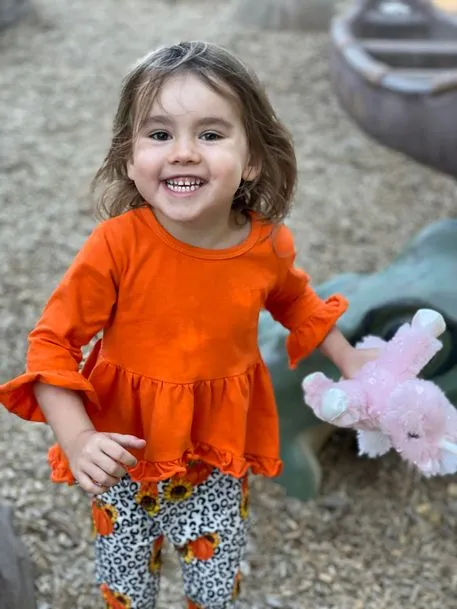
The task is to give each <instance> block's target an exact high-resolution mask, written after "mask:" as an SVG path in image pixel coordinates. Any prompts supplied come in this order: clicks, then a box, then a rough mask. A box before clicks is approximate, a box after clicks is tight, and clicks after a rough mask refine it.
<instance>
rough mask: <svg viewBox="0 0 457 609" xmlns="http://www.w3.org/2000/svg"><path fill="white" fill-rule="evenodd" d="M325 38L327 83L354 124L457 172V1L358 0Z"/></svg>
mask: <svg viewBox="0 0 457 609" xmlns="http://www.w3.org/2000/svg"><path fill="white" fill-rule="evenodd" d="M451 6H453V7H454V9H455V10H454V12H450V11H447V12H445V11H444V10H442V8H444V7H447V8H450V7H451ZM440 7H442V8H440ZM330 38H331V45H330V75H331V82H332V85H333V88H334V90H335V93H336V95H337V97H338V99H339V102H340V104H341V106H342V107H343V109H344V110H345V111H346V112H347V113H348V115H349V116H350V117H351V118H352V119H353V120H354V121H355V122H356V123H357V125H358V126H359V127H360V128H361V129H362V130H363V131H364V132H366V133H367V134H368V135H370V136H372V137H373V138H374V139H376V140H377V141H378V142H380V143H381V144H384V145H385V146H387V147H390V148H393V149H395V150H397V151H399V152H402V153H404V154H405V155H407V156H409V157H411V158H413V159H415V160H416V161H418V162H420V163H422V164H424V165H427V166H430V167H433V168H435V169H437V170H438V171H441V172H443V173H445V174H448V175H451V176H453V177H457V113H456V108H457V2H456V1H455V0H436V5H435V4H433V3H431V2H429V1H427V0H359V1H358V2H357V3H356V5H355V7H354V8H352V9H351V10H349V11H348V12H347V13H345V14H343V15H341V16H338V17H336V18H334V20H333V21H332V25H331V29H330Z"/></svg>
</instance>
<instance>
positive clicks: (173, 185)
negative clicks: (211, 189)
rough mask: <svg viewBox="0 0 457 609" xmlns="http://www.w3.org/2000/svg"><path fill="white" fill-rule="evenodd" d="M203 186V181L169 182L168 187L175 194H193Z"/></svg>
mask: <svg viewBox="0 0 457 609" xmlns="http://www.w3.org/2000/svg"><path fill="white" fill-rule="evenodd" d="M201 185H202V182H201V180H198V181H195V180H193V181H190V180H176V181H174V180H167V186H168V188H169V189H170V190H172V191H173V192H193V191H194V190H197V189H198V188H200V186H201Z"/></svg>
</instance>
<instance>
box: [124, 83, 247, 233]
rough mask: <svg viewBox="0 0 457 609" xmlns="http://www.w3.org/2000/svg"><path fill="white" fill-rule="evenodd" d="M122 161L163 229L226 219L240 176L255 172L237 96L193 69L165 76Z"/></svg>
mask: <svg viewBox="0 0 457 609" xmlns="http://www.w3.org/2000/svg"><path fill="white" fill-rule="evenodd" d="M127 169H128V175H129V178H130V179H131V180H133V181H134V182H135V185H136V187H137V189H138V191H139V193H140V194H141V196H142V197H143V198H144V199H145V200H146V201H147V202H148V203H149V204H150V205H151V206H152V208H153V209H154V211H155V213H156V215H157V218H158V220H159V221H160V222H161V223H162V224H163V225H164V226H165V227H166V228H168V229H170V228H171V227H172V226H173V225H175V226H177V225H179V226H181V227H183V225H187V226H189V225H190V224H192V225H195V226H199V227H206V226H208V227H210V226H212V225H220V224H221V222H227V221H228V220H229V216H230V210H231V205H232V200H233V196H234V194H235V192H236V190H237V189H238V187H239V185H240V182H241V180H242V179H244V180H249V179H253V178H254V177H255V175H256V172H255V170H253V169H252V168H251V167H250V166H249V150H248V142H247V137H246V133H245V130H244V126H243V123H242V117H241V114H240V110H239V108H238V106H237V104H236V103H235V101H232V100H231V98H230V97H224V96H222V95H219V94H218V93H216V92H215V91H214V90H213V89H211V88H210V87H209V86H208V85H206V84H205V83H204V82H203V81H202V80H200V79H199V78H198V77H197V76H195V75H193V74H191V73H184V74H179V75H176V76H173V77H171V78H170V79H169V80H167V81H166V82H165V84H164V85H163V87H162V89H161V91H160V93H159V95H158V96H157V98H156V100H155V102H154V104H153V106H152V108H151V112H150V114H149V118H148V120H147V121H146V122H145V124H144V125H142V126H141V129H140V131H139V134H138V137H137V139H136V140H135V141H134V143H133V150H132V159H131V161H130V162H129V163H128V167H127Z"/></svg>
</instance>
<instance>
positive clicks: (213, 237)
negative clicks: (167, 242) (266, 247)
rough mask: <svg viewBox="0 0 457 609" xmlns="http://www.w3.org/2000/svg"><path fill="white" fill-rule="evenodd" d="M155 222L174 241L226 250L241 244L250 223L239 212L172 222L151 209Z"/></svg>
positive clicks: (204, 247)
mask: <svg viewBox="0 0 457 609" xmlns="http://www.w3.org/2000/svg"><path fill="white" fill-rule="evenodd" d="M152 212H153V213H154V215H155V217H156V220H157V221H158V222H159V223H160V224H161V225H162V227H163V228H164V229H165V230H166V231H167V232H168V233H169V234H170V235H171V236H172V237H174V238H175V239H177V240H178V241H181V242H182V243H186V244H187V245H192V246H194V247H200V248H203V249H214V250H219V249H226V248H229V247H233V246H236V245H239V244H240V243H242V242H243V241H244V240H245V239H246V238H247V236H248V235H249V233H250V230H251V222H250V220H249V219H248V218H246V217H245V216H241V215H240V214H239V212H237V213H236V214H234V212H232V211H231V212H230V214H229V215H228V217H224V218H219V219H218V220H217V221H215V220H214V219H211V220H210V221H208V220H202V221H196V222H182V223H180V222H173V221H170V220H168V218H167V217H164V216H163V215H162V214H161V213H160V212H159V213H158V212H156V211H155V210H154V209H152Z"/></svg>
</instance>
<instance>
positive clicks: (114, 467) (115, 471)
mask: <svg viewBox="0 0 457 609" xmlns="http://www.w3.org/2000/svg"><path fill="white" fill-rule="evenodd" d="M93 463H94V464H95V465H98V467H99V468H100V469H101V470H102V471H104V472H105V473H106V474H108V475H109V476H112V477H113V478H116V479H117V480H120V479H121V478H122V477H123V476H125V474H126V469H125V467H122V465H121V464H120V463H118V462H117V461H115V460H114V459H112V458H111V457H110V456H109V455H107V454H106V453H104V452H100V455H97V458H96V459H95V460H94V462H93Z"/></svg>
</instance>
